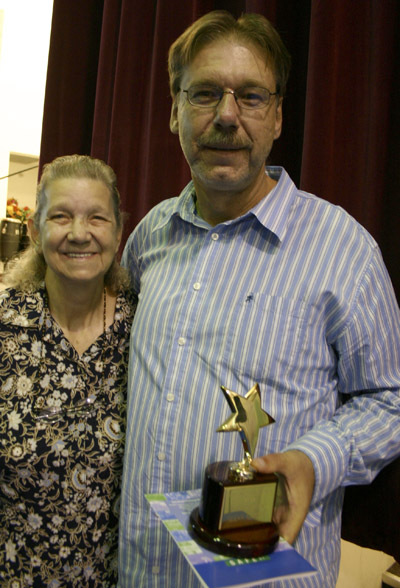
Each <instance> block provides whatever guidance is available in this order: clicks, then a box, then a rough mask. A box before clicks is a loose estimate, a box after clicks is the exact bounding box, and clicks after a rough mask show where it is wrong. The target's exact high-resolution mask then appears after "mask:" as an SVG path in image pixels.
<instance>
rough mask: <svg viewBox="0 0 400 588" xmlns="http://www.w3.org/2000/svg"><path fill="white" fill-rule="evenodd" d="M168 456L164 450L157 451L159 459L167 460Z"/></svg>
mask: <svg viewBox="0 0 400 588" xmlns="http://www.w3.org/2000/svg"><path fill="white" fill-rule="evenodd" d="M166 457H167V456H166V455H165V453H163V452H162V451H160V452H159V453H157V458H158V461H165V458H166Z"/></svg>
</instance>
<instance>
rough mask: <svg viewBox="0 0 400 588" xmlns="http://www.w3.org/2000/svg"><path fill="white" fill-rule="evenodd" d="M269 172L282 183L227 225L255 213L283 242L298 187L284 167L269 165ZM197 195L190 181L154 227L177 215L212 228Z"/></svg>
mask: <svg viewBox="0 0 400 588" xmlns="http://www.w3.org/2000/svg"><path fill="white" fill-rule="evenodd" d="M266 173H267V174H268V175H269V176H270V177H271V178H272V179H274V180H276V181H277V182H278V183H277V184H276V186H275V187H274V188H273V190H271V192H269V193H268V194H267V195H266V196H265V197H264V198H263V199H262V200H261V201H260V202H259V203H258V204H256V206H254V207H253V208H252V209H251V210H249V211H248V212H247V213H246V214H244V215H243V216H242V217H240V218H239V219H234V220H232V221H227V222H226V223H224V224H232V223H236V222H240V221H241V220H242V219H244V218H246V217H248V216H253V217H255V218H256V219H257V220H258V222H259V223H260V224H261V225H262V226H263V227H264V228H265V229H267V230H268V231H269V232H272V233H273V234H274V235H276V236H277V238H278V239H279V240H280V241H282V240H283V238H284V235H285V233H286V227H287V223H288V219H289V214H290V211H291V209H292V206H293V203H294V199H295V195H296V191H297V189H296V186H295V185H294V183H293V181H292V180H291V179H290V177H289V175H288V173H287V172H286V171H285V169H284V168H283V167H280V166H267V167H266ZM195 196H196V194H195V190H194V186H193V182H192V181H190V182H189V184H187V186H186V187H185V188H184V189H183V190H182V192H181V193H180V195H179V196H178V198H175V202H173V203H172V206H171V208H170V210H169V212H168V214H167V215H166V216H165V217H164V218H163V219H162V220H160V222H159V223H158V224H157V225H156V226H155V227H154V230H158V229H161V228H162V227H164V226H165V225H166V224H167V223H168V222H170V220H171V219H172V218H173V217H180V218H181V219H182V220H183V221H185V222H189V223H191V224H193V225H196V226H199V227H203V228H205V229H209V228H210V225H209V224H208V223H206V222H205V221H204V220H203V219H201V218H200V217H199V216H198V215H197V214H196V205H195Z"/></svg>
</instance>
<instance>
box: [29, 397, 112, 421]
mask: <svg viewBox="0 0 400 588" xmlns="http://www.w3.org/2000/svg"><path fill="white" fill-rule="evenodd" d="M102 404H103V402H102V400H100V399H99V398H96V397H94V396H88V397H87V398H84V399H82V400H80V401H79V402H77V403H76V404H74V405H72V406H46V407H43V408H34V409H33V417H34V419H35V420H36V421H40V422H43V423H57V422H59V421H61V420H62V419H63V418H64V417H66V416H67V415H71V414H76V415H78V416H88V415H90V414H91V413H93V410H95V409H96V407H98V406H101V405H102Z"/></svg>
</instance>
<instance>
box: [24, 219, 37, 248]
mask: <svg viewBox="0 0 400 588" xmlns="http://www.w3.org/2000/svg"><path fill="white" fill-rule="evenodd" d="M27 225H28V235H29V237H30V238H31V241H33V243H34V244H35V249H36V250H37V251H39V250H40V239H39V231H38V230H37V229H36V227H35V223H34V222H33V218H28V220H27Z"/></svg>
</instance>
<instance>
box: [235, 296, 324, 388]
mask: <svg viewBox="0 0 400 588" xmlns="http://www.w3.org/2000/svg"><path fill="white" fill-rule="evenodd" d="M318 321H319V317H318V311H317V309H316V308H315V307H313V306H312V305H310V304H308V303H307V302H305V301H303V300H298V299H292V298H285V297H281V296H274V295H270V294H264V293H251V294H248V295H246V297H245V299H244V301H242V302H240V303H239V304H237V306H236V308H235V309H234V312H233V313H232V320H231V324H230V327H229V335H228V337H227V347H226V349H225V355H224V359H225V361H226V363H227V365H228V366H229V369H230V370H232V371H233V372H234V373H236V374H237V375H239V376H241V377H245V378H246V379H247V380H248V381H249V384H250V383H251V382H253V383H255V382H259V383H264V384H265V383H268V382H269V383H270V384H271V385H273V384H274V381H275V382H279V383H280V385H282V382H287V383H289V380H290V379H291V377H292V375H293V371H294V370H295V369H296V366H297V367H298V368H299V369H302V370H303V369H304V367H305V366H307V365H310V364H312V363H313V357H312V356H313V353H314V346H315V345H317V343H316V341H317V340H318V339H321V340H322V339H323V335H322V332H321V330H320V328H319V322H318ZM314 359H315V358H314Z"/></svg>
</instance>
